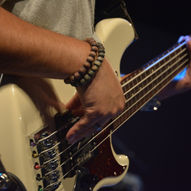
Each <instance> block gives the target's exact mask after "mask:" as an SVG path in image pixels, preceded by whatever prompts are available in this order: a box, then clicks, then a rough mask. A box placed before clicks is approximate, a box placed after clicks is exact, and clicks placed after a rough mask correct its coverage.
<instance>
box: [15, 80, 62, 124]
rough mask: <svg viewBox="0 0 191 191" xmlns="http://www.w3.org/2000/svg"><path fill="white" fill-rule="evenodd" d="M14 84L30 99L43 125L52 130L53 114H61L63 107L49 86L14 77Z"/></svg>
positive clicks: (41, 82)
mask: <svg viewBox="0 0 191 191" xmlns="http://www.w3.org/2000/svg"><path fill="white" fill-rule="evenodd" d="M14 82H15V83H16V84H17V85H18V86H19V87H20V88H21V89H23V90H24V91H25V93H26V94H27V95H28V96H29V97H30V98H31V100H32V101H33V103H34V105H35V106H36V108H37V109H38V111H39V112H40V115H41V117H42V119H43V121H44V123H45V124H46V125H48V126H49V127H50V128H54V118H53V115H54V113H53V112H54V111H56V112H61V111H62V110H63V109H64V108H65V106H64V104H63V103H61V102H60V101H59V99H58V98H57V96H56V94H55V93H54V89H53V87H52V86H51V84H50V83H48V81H46V80H44V79H41V78H33V77H15V79H14Z"/></svg>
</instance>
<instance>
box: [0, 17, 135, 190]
mask: <svg viewBox="0 0 191 191" xmlns="http://www.w3.org/2000/svg"><path fill="white" fill-rule="evenodd" d="M104 28H105V29H104ZM103 32H104V33H103ZM96 33H97V35H98V37H99V38H100V40H101V41H102V42H103V44H104V46H105V49H106V57H107V59H108V60H109V62H110V63H111V64H112V66H113V68H114V70H115V71H116V73H118V74H119V64H120V60H121V57H122V54H123V52H124V51H125V49H126V48H127V46H128V45H129V44H130V43H131V42H132V40H133V39H134V33H133V28H132V26H131V24H129V23H128V22H127V21H125V20H124V19H114V20H110V19H108V20H104V21H101V22H100V23H98V25H97V27H96ZM102 35H103V36H102ZM118 35H119V36H118ZM110 41H112V42H111V43H110ZM113 43H114V44H113ZM112 44H113V45H112ZM117 44H118V45H119V46H120V47H118V45H117ZM119 77H120V75H119ZM50 81H51V82H52V83H53V86H54V88H55V92H56V93H57V95H58V97H59V98H60V99H61V101H63V102H64V103H66V102H67V101H68V100H69V99H70V98H71V97H72V95H73V94H74V92H75V90H74V89H73V88H71V89H72V90H71V91H70V90H68V89H70V86H67V89H66V88H65V87H66V85H64V82H63V80H50ZM57 82H58V83H59V85H58V86H57V84H58V83H57ZM62 85H63V87H62ZM68 92H70V93H68ZM0 103H1V107H0V113H1V114H0V155H1V160H2V161H3V163H4V165H5V168H6V169H7V171H9V172H11V173H13V174H15V175H16V176H18V178H19V179H20V180H21V181H22V182H23V183H24V185H25V187H26V189H27V191H36V190H38V182H37V180H36V172H35V170H34V159H33V158H32V152H31V148H30V141H29V136H31V135H32V134H35V133H36V132H38V131H40V130H42V129H43V128H44V124H43V121H42V119H41V116H40V113H39V111H38V110H37V109H36V107H35V105H34V103H33V102H32V101H31V99H30V98H29V96H28V95H26V94H25V92H24V91H23V90H21V89H20V88H18V87H17V86H16V85H14V84H8V85H5V86H2V87H1V88H0ZM110 141H111V140H110V139H109V140H108V141H107V147H108V146H109V147H110V148H111V150H110V153H109V155H110V156H111V155H112V156H111V157H110V158H111V160H112V162H114V163H115V164H116V167H119V168H120V173H117V174H116V175H115V174H114V175H113V176H112V175H111V173H110V175H109V177H106V176H105V177H103V179H100V181H98V182H97V183H96V185H95V187H94V191H97V190H98V189H99V188H101V187H102V186H106V185H110V184H116V183H117V182H119V181H120V180H121V179H122V178H123V177H124V176H125V174H126V172H127V168H128V158H127V157H126V156H122V155H117V154H115V152H114V150H113V148H112V144H111V142H110ZM106 151H107V150H106ZM102 155H104V154H102ZM105 156H106V155H105ZM97 158H98V157H97ZM97 158H96V159H97ZM103 158H104V159H105V158H106V157H103ZM107 161H108V160H107ZM103 162H104V161H102V164H103ZM110 167H111V166H110ZM94 168H95V166H94ZM110 170H111V169H110ZM115 171H116V170H115V169H114V172H115ZM76 178H77V177H73V178H71V179H68V181H67V180H66V181H65V180H64V181H63V185H62V186H60V187H59V188H58V189H57V190H58V191H59V190H62V191H63V190H64V191H75V185H76V184H75V181H76ZM64 184H68V186H66V187H65V186H64ZM69 184H70V185H69ZM71 184H73V185H71ZM61 187H62V188H61Z"/></svg>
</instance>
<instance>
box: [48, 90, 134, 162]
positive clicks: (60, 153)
mask: <svg viewBox="0 0 191 191" xmlns="http://www.w3.org/2000/svg"><path fill="white" fill-rule="evenodd" d="M125 93H126V92H125ZM134 97H135V96H134ZM134 97H132V98H134ZM56 146H57V145H56ZM50 149H52V148H50ZM67 149H68V148H66V149H65V151H66V150H67ZM63 152H64V151H63ZM63 152H62V153H63ZM62 153H60V155H61V154H62ZM60 155H59V156H60ZM55 158H56V157H55ZM55 158H53V159H52V160H54V159H55Z"/></svg>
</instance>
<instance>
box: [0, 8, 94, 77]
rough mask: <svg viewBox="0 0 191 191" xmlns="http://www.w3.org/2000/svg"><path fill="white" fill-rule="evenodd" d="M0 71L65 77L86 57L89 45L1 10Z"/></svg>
mask: <svg viewBox="0 0 191 191" xmlns="http://www.w3.org/2000/svg"><path fill="white" fill-rule="evenodd" d="M0 26H1V27H0V72H3V73H9V74H18V75H28V76H36V77H51V78H65V77H66V76H68V75H70V74H72V73H74V72H76V71H78V70H79V68H80V67H81V66H82V64H83V63H84V62H85V60H86V58H87V56H88V54H89V49H90V47H89V44H88V43H86V42H83V41H80V40H77V39H74V38H71V37H68V36H64V35H61V34H58V33H55V32H51V31H48V30H45V29H43V28H40V27H37V26H34V25H32V24H30V23H27V22H25V21H22V20H21V19H19V18H17V17H16V16H14V15H12V14H11V13H9V12H7V11H6V10H4V9H3V8H1V7H0Z"/></svg>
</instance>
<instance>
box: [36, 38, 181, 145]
mask: <svg viewBox="0 0 191 191" xmlns="http://www.w3.org/2000/svg"><path fill="white" fill-rule="evenodd" d="M183 45H185V42H184V43H182V44H181V45H179V46H178V47H176V48H175V49H174V51H171V52H169V53H168V55H170V54H172V52H175V51H176V50H177V48H180V47H181V46H183ZM184 50H185V49H184ZM180 53H182V51H181V52H179V53H178V54H177V55H175V56H174V57H171V59H170V60H172V59H174V58H176V57H178V55H179V54H180ZM168 55H165V56H163V57H162V60H163V59H165V58H166V57H167V56H168ZM159 61H161V58H160V60H157V61H156V62H159ZM168 62H169V60H168V61H167V62H166V63H165V64H168ZM157 64H158V63H156V64H155V65H154V66H156V65H157ZM154 66H153V67H154ZM161 67H163V65H161ZM150 69H152V67H151V68H150ZM159 69H161V68H157V70H159ZM143 73H145V70H144V71H142V72H140V73H139V74H138V75H136V76H135V77H134V78H131V79H129V81H127V82H126V83H124V84H122V88H123V87H124V86H126V85H127V83H128V84H130V82H132V81H133V80H134V79H137V78H138V77H140V76H141V75H142V74H143ZM150 75H152V73H151V74H149V76H150ZM147 78H148V76H146V78H144V79H143V80H142V81H144V80H145V79H147ZM127 79H128V78H127ZM142 81H141V82H142ZM139 84H140V83H138V84H136V85H139ZM135 87H137V86H132V88H130V89H129V91H131V90H132V89H135ZM126 93H128V92H126ZM59 131H60V129H59ZM56 133H57V131H54V132H53V133H51V134H50V135H48V136H47V137H44V138H42V139H40V140H38V142H37V143H36V144H38V143H40V142H41V141H43V140H46V139H47V138H50V137H51V136H53V135H54V134H56Z"/></svg>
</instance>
